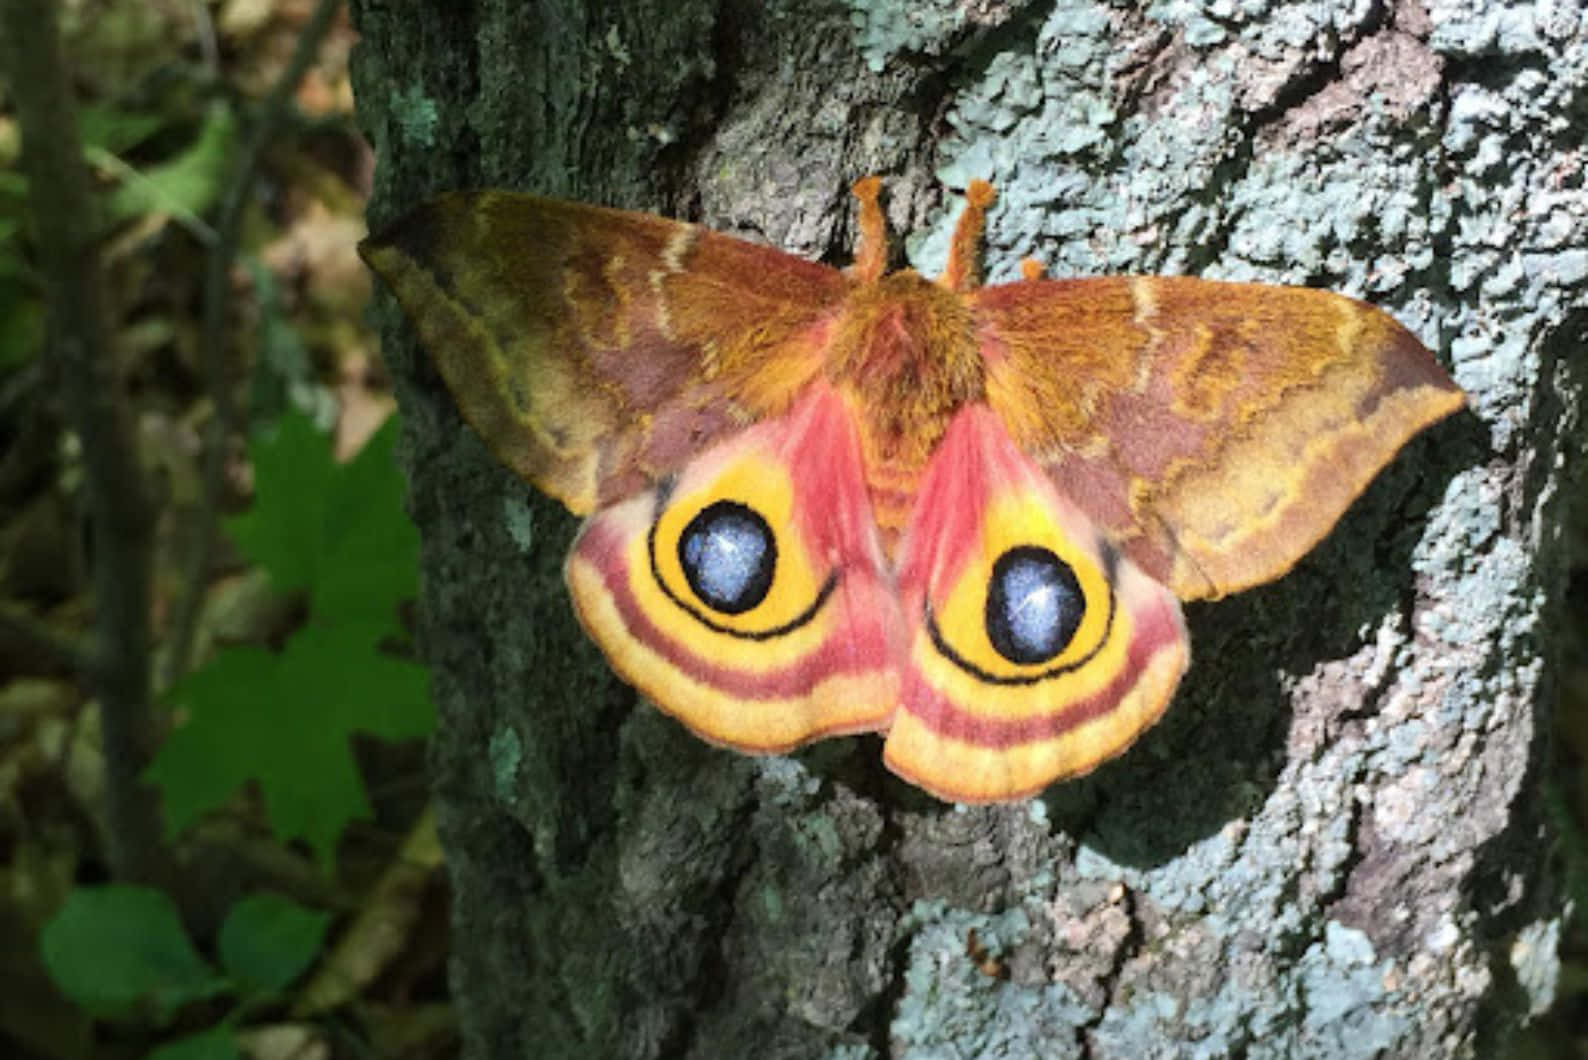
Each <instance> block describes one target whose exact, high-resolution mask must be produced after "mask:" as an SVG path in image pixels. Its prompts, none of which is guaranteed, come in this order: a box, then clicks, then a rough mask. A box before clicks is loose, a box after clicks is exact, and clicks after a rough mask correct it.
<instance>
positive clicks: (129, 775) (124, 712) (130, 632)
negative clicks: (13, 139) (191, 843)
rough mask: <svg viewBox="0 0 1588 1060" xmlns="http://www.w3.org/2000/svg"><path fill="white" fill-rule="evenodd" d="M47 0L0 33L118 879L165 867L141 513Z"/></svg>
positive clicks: (147, 534)
mask: <svg viewBox="0 0 1588 1060" xmlns="http://www.w3.org/2000/svg"><path fill="white" fill-rule="evenodd" d="M56 7H57V5H56V3H55V2H54V0H0V41H3V42H4V43H3V45H0V47H3V48H4V49H5V52H4V56H5V59H6V65H7V67H8V69H9V71H10V74H11V97H12V99H13V100H14V101H15V104H16V110H17V120H18V123H19V125H20V127H21V130H22V164H23V169H24V172H26V174H27V177H28V202H29V206H30V208H31V210H32V213H33V225H34V229H35V234H36V236H37V240H36V242H37V247H38V253H39V264H40V266H41V270H42V273H43V276H44V280H45V284H46V292H45V293H46V299H47V304H48V307H49V320H50V337H49V342H50V348H51V350H52V351H53V355H54V356H55V357H56V358H58V359H59V370H60V379H61V388H62V393H63V396H64V404H65V406H66V409H67V415H68V416H69V417H70V419H71V422H72V425H73V426H74V428H75V429H76V431H77V433H78V436H79V437H80V438H81V440H82V445H83V464H84V472H85V477H84V494H85V497H86V501H87V508H88V512H89V515H90V518H91V519H92V521H93V547H94V557H93V559H94V562H93V571H94V573H93V580H94V596H95V626H96V636H95V639H96V644H95V649H94V653H93V665H92V666H91V667H90V669H89V673H88V676H89V678H90V679H91V681H92V682H93V684H94V686H95V688H96V689H97V690H98V693H99V706H100V718H101V723H102V729H103V740H104V751H105V767H106V768H105V782H106V815H107V820H108V824H109V834H108V836H107V837H106V842H107V855H108V857H109V859H110V863H111V868H112V871H113V872H114V873H115V874H116V876H117V877H118V878H120V879H126V880H145V881H154V880H156V879H158V878H159V877H160V876H161V875H163V874H162V873H161V872H160V871H159V866H160V865H161V863H162V852H161V846H160V829H159V817H158V811H157V809H156V805H155V802H154V799H153V797H152V796H151V794H150V792H149V790H148V789H147V788H145V787H143V786H142V785H141V784H140V783H139V774H140V773H142V771H143V768H144V766H145V765H146V764H147V762H148V760H149V754H150V749H151V746H152V739H153V730H152V726H151V718H150V704H149V591H150V590H149V580H150V542H151V539H152V523H151V519H150V512H149V507H148V501H147V497H146V494H145V491H144V488H143V476H142V471H141V469H140V468H139V465H138V449H137V435H136V433H135V432H134V430H133V415H132V410H131V409H130V407H129V406H128V403H127V401H126V400H125V399H124V397H123V395H122V391H121V387H120V385H119V381H118V380H117V378H116V372H115V367H114V365H113V364H112V361H111V356H110V343H109V340H108V336H107V333H106V322H105V306H104V301H103V293H102V290H101V286H100V273H99V258H98V254H97V246H96V236H97V232H96V222H95V217H96V211H95V209H94V199H93V196H92V194H91V189H90V186H89V182H88V171H87V169H86V167H85V166H84V164H83V156H82V148H81V146H80V145H79V144H78V141H77V120H76V114H75V112H74V108H73V106H72V98H71V88H70V85H69V83H68V81H67V76H66V66H65V62H64V60H63V57H62V54H61V42H60V34H59V31H58V27H57V24H56Z"/></svg>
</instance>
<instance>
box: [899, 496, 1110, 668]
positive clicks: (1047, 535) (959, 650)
mask: <svg viewBox="0 0 1588 1060" xmlns="http://www.w3.org/2000/svg"><path fill="white" fill-rule="evenodd" d="M981 540H982V544H981V547H980V548H979V549H978V550H976V551H975V552H973V553H972V555H971V557H970V558H969V559H968V560H967V561H966V563H965V566H964V568H963V570H962V571H961V572H960V575H959V577H958V579H957V580H956V581H955V582H954V584H953V586H952V587H951V588H950V589H949V592H948V595H947V597H946V599H945V600H944V602H943V604H942V606H941V607H940V608H937V609H935V610H934V613H933V617H934V619H935V620H936V622H937V627H938V632H939V633H940V634H941V636H942V638H943V641H944V642H945V643H946V644H947V645H948V646H949V648H950V649H952V650H953V651H954V652H955V653H956V654H957V655H958V656H959V657H960V658H961V659H963V660H964V661H965V662H966V663H968V664H970V665H971V666H974V667H976V668H978V669H980V670H981V671H982V672H984V673H987V674H990V675H992V676H993V677H995V678H1008V679H1013V680H1019V679H1023V678H1032V677H1036V676H1039V675H1041V674H1043V673H1045V672H1047V671H1051V670H1055V669H1061V668H1063V667H1067V666H1074V665H1075V664H1077V663H1080V662H1081V661H1082V660H1085V659H1086V658H1087V657H1088V656H1090V655H1092V653H1094V652H1096V651H1098V650H1099V648H1100V647H1101V646H1102V644H1103V641H1104V639H1105V638H1107V639H1108V640H1110V641H1114V642H1119V643H1123V644H1129V639H1128V637H1127V638H1125V639H1124V640H1123V641H1121V640H1120V633H1121V632H1122V631H1120V630H1111V629H1110V612H1111V611H1114V610H1117V607H1116V606H1115V604H1114V601H1113V600H1112V595H1113V587H1112V586H1111V585H1110V584H1109V582H1108V578H1107V576H1106V574H1105V573H1104V571H1103V567H1102V562H1101V557H1100V556H1099V555H1098V554H1097V551H1096V547H1095V546H1094V545H1093V544H1092V543H1091V542H1081V541H1076V540H1074V539H1073V538H1072V537H1070V536H1069V535H1067V534H1066V533H1065V532H1064V529H1063V528H1062V527H1061V526H1060V525H1059V524H1058V522H1057V520H1056V519H1055V518H1054V515H1053V512H1052V511H1051V510H1050V509H1049V508H1048V507H1047V505H1045V504H1043V503H1042V497H1041V496H1040V495H1039V494H1035V493H1033V492H1020V493H1016V492H1012V491H1011V492H1009V493H1006V494H1004V495H1003V496H1001V497H999V498H998V499H997V500H995V501H994V502H993V503H992V504H990V505H988V508H987V512H986V514H985V515H984V516H983V518H982V532H981ZM1023 545H1029V546H1035V547H1038V548H1046V549H1050V550H1051V551H1052V552H1053V553H1054V555H1056V556H1058V558H1059V559H1060V560H1061V561H1062V562H1064V563H1065V564H1067V565H1068V566H1069V568H1070V570H1071V571H1073V572H1074V574H1075V580H1076V583H1077V584H1078V585H1079V586H1080V589H1081V599H1082V601H1083V602H1084V603H1083V606H1084V610H1083V612H1082V614H1081V623H1080V625H1079V626H1077V627H1076V630H1075V635H1074V636H1073V637H1071V638H1070V642H1069V643H1068V644H1067V645H1065V646H1064V648H1063V649H1062V650H1061V651H1060V652H1059V654H1058V655H1056V656H1055V657H1054V658H1052V659H1048V660H1045V661H1043V662H1040V663H1032V664H1021V663H1016V662H1012V661H1011V660H1009V659H1006V658H1005V657H1004V656H1003V655H1002V654H1000V653H999V651H998V649H997V648H995V647H993V643H992V638H991V637H989V636H988V634H987V593H988V588H989V585H990V582H991V579H992V571H993V564H995V563H996V562H997V561H998V557H1000V556H1002V555H1003V554H1004V553H1005V552H1007V551H1009V550H1010V549H1012V548H1018V547H1020V546H1023ZM1114 617H1115V620H1116V621H1117V620H1118V618H1119V617H1121V616H1118V615H1116V616H1114ZM928 644H930V641H928ZM932 651H933V654H936V649H935V648H933V649H932ZM943 661H944V662H945V663H947V664H948V665H950V666H953V663H951V662H949V661H948V660H947V659H944V660H943ZM954 668H955V669H956V670H957V669H958V667H954ZM960 672H961V673H963V672H964V671H962V670H961V671H960ZM965 676H966V677H970V678H971V679H972V680H975V679H974V678H973V677H972V675H970V674H966V675H965ZM976 685H977V687H979V688H981V689H983V690H986V689H988V688H990V687H997V686H991V685H989V684H988V683H986V682H983V681H976Z"/></svg>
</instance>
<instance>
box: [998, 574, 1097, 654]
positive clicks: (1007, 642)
mask: <svg viewBox="0 0 1588 1060" xmlns="http://www.w3.org/2000/svg"><path fill="white" fill-rule="evenodd" d="M1085 614H1086V598H1085V596H1083V595H1082V593H1081V585H1080V583H1079V582H1078V581H1076V579H1075V572H1074V571H1073V570H1071V569H1070V565H1069V564H1067V563H1065V562H1064V561H1063V560H1061V559H1060V558H1059V557H1058V556H1056V555H1054V554H1053V553H1052V552H1051V551H1049V550H1048V549H1045V548H1037V547H1035V546H1033V545H1021V546H1020V547H1018V548H1012V549H1010V550H1009V551H1007V552H1005V553H1004V554H1003V555H1001V556H999V557H998V560H997V562H995V563H994V564H993V570H992V578H991V580H990V581H989V583H988V585H987V637H988V639H989V640H991V641H992V646H993V648H994V649H996V650H997V652H998V654H999V655H1002V656H1003V657H1004V658H1005V659H1008V660H1009V661H1010V662H1012V663H1018V664H1020V665H1022V666H1031V665H1035V664H1037V663H1044V662H1048V661H1049V660H1051V659H1054V658H1056V657H1057V656H1058V654H1059V653H1060V652H1062V651H1063V650H1064V649H1065V647H1066V646H1067V645H1068V644H1069V643H1070V640H1071V638H1073V637H1074V636H1075V631H1076V630H1077V629H1079V628H1080V626H1081V618H1082V616H1083V615H1085Z"/></svg>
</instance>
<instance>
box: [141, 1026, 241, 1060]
mask: <svg viewBox="0 0 1588 1060" xmlns="http://www.w3.org/2000/svg"><path fill="white" fill-rule="evenodd" d="M242 1055H243V1054H242V1050H240V1049H238V1048H237V1036H236V1035H235V1034H233V1033H232V1029H231V1028H230V1027H226V1026H219V1027H211V1028H209V1029H208V1030H202V1031H199V1032H198V1033H197V1034H189V1035H186V1036H184V1037H181V1038H173V1039H172V1040H171V1041H169V1042H166V1043H165V1044H164V1045H162V1046H160V1047H159V1048H157V1049H151V1050H149V1060H242Z"/></svg>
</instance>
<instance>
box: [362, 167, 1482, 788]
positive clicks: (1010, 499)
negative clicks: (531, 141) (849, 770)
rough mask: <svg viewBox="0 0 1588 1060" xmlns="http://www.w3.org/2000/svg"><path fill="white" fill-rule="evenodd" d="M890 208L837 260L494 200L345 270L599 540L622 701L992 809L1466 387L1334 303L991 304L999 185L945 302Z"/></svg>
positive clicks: (1161, 675) (1302, 538)
mask: <svg viewBox="0 0 1588 1060" xmlns="http://www.w3.org/2000/svg"><path fill="white" fill-rule="evenodd" d="M878 190H879V181H878V180H877V179H876V178H874V177H873V178H868V179H866V180H862V181H860V182H859V183H858V184H856V185H855V187H854V194H855V196H856V198H857V199H858V200H859V207H860V209H859V239H858V241H857V246H856V250H855V260H854V264H853V265H851V266H850V267H849V268H848V269H845V270H838V269H834V268H829V267H827V266H825V265H820V264H814V263H811V262H807V261H804V260H801V259H799V258H796V257H792V256H790V255H788V254H784V253H781V252H779V251H777V250H772V249H769V248H767V247H763V246H757V245H755V244H751V243H748V242H743V241H740V240H737V239H733V238H730V237H728V236H725V235H721V234H719V233H716V232H711V231H708V230H706V229H703V228H700V227H697V226H695V225H691V224H685V223H682V222H678V221H671V220H667V219H664V218H661V217H656V216H652V215H648V214H641V213H629V212H624V211H619V210H610V209H602V208H599V207H595V206H587V205H582V204H578V203H571V202H561V201H557V200H553V199H545V198H538V197H535V196H531V195H522V194H516V193H511V192H505V191H482V192H474V193H455V194H450V195H444V196H442V197H440V198H438V199H435V200H433V201H431V202H429V203H428V204H425V205H422V206H420V207H419V208H417V209H416V210H414V211H413V212H412V213H409V214H408V215H407V216H406V217H403V218H402V219H401V220H399V221H397V222H396V223H395V224H394V225H392V226H391V227H390V228H388V229H387V230H385V231H384V232H382V233H381V234H379V235H378V236H375V237H373V238H371V239H369V240H368V241H366V242H365V243H364V244H363V246H362V247H361V251H362V253H363V255H364V259H365V260H366V261H367V262H368V263H369V264H370V266H371V267H372V268H373V269H374V271H375V272H376V273H378V274H379V275H380V276H381V278H382V279H383V280H384V281H385V283H386V284H387V285H388V286H389V287H390V288H391V290H392V291H393V292H394V293H395V294H396V296H397V300H398V301H399V302H400V303H401V305H402V307H403V309H404V311H405V312H406V314H407V316H408V318H409V320H410V321H411V322H412V324H413V326H414V327H415V329H416V330H417V331H418V334H419V337H420V339H421V340H422V342H423V343H424V345H425V346H426V347H427V348H428V350H429V351H430V353H431V355H432V357H433V359H434V361H435V363H436V366H437V367H438V369H439V370H440V373H441V376H442V377H443V379H444V380H445V381H446V383H447V385H448V387H449V388H450V389H451V391H452V393H453V395H454V396H455V398H456V401H457V404H458V407H459V408H460V410H461V411H462V414H463V416H464V418H465V419H467V420H468V422H469V423H470V424H472V426H473V427H474V429H475V430H476V431H477V432H478V433H479V435H480V437H481V438H482V439H483V440H484V441H485V443H486V444H487V446H489V448H490V449H491V450H492V451H493V452H494V453H495V455H496V456H497V457H498V458H499V459H500V460H502V462H503V463H505V464H506V465H507V466H508V467H509V468H511V469H513V470H514V471H516V472H517V473H518V474H519V475H521V476H522V477H523V478H525V479H527V480H528V481H529V482H531V483H533V484H534V485H535V486H537V487H539V488H540V489H542V490H544V491H545V492H547V493H549V494H551V495H552V496H554V497H557V498H559V499H560V500H562V501H563V502H564V503H565V504H566V505H567V506H568V508H570V509H571V510H572V511H573V512H574V513H576V514H580V515H586V516H587V518H586V520H585V523H584V526H583V528H582V529H581V530H580V532H579V536H578V538H577V540H576V541H575V543H574V545H573V548H572V550H571V552H570V553H569V555H568V558H567V564H566V576H567V583H568V587H569V590H570V593H571V595H572V598H573V602H574V605H575V607H576V609H577V611H578V614H579V618H580V620H581V622H582V623H583V625H584V627H585V629H586V630H587V631H588V632H589V634H590V636H591V637H592V638H593V639H594V640H595V642H596V643H597V644H598V645H599V646H600V647H601V649H602V651H603V652H605V654H606V656H607V659H608V660H609V662H610V663H611V665H612V667H613V668H614V669H615V670H616V671H617V673H618V674H619V675H620V676H622V677H623V678H624V679H626V680H627V681H628V682H629V683H631V684H632V685H634V686H635V687H636V688H638V689H639V690H640V691H641V692H643V693H644V694H645V695H646V696H647V697H648V698H650V699H651V700H652V701H654V702H655V703H656V705H657V706H659V707H660V708H661V709H662V710H664V711H666V712H667V713H669V714H671V715H673V716H674V717H676V718H678V719H679V720H680V721H682V722H683V723H684V724H685V725H687V726H688V727H689V728H690V729H692V730H694V731H695V732H696V733H698V734H699V735H700V736H702V737H704V738H705V739H707V740H710V741H712V742H713V743H717V744H722V745H726V746H729V747H732V748H736V749H739V750H741V751H747V752H765V753H770V752H782V751H786V750H788V749H790V748H793V747H795V746H797V745H800V744H803V743H806V742H808V741H810V740H814V739H818V738H821V737H826V736H834V735H837V734H842V733H855V732H866V731H876V732H881V733H885V734H886V737H885V742H884V744H883V758H884V761H885V762H886V764H887V765H888V767H889V768H891V769H892V770H893V771H894V772H895V773H897V774H899V775H900V776H902V777H904V778H905V779H906V780H909V781H911V782H913V783H914V784H916V785H919V786H920V787H922V788H924V789H926V790H927V791H929V792H932V793H933V794H935V795H937V796H939V797H941V798H943V799H946V800H953V801H960V802H990V801H998V800H1008V799H1016V798H1020V797H1023V796H1028V795H1031V794H1033V793H1035V792H1038V791H1040V790H1042V789H1043V788H1045V787H1047V786H1048V785H1049V784H1051V783H1053V782H1054V781H1056V780H1058V779H1060V778H1063V777H1070V776H1075V775H1078V774H1082V773H1085V772H1087V771H1089V770H1091V769H1093V768H1094V767H1096V766H1097V765H1098V764H1099V763H1100V762H1102V761H1104V760H1105V759H1108V758H1110V757H1112V756H1114V755H1117V754H1119V753H1120V752H1121V751H1123V750H1124V749H1125V748H1126V747H1128V746H1129V745H1130V744H1131V742H1132V741H1134V740H1135V739H1136V737H1137V736H1138V735H1140V733H1141V732H1142V731H1143V730H1144V729H1146V728H1147V726H1149V725H1151V724H1152V723H1153V722H1154V721H1155V720H1156V719H1157V718H1158V717H1159V715H1160V714H1162V712H1163V710H1164V708H1165V706H1167V704H1168V702H1169V700H1170V698H1171V697H1172V696H1173V694H1174V691H1175V687H1176V685H1177V684H1178V682H1179V680H1180V677H1181V674H1182V673H1183V672H1184V671H1185V668H1186V665H1187V661H1188V658H1189V646H1188V642H1187V637H1186V630H1185V625H1184V622H1183V621H1182V619H1181V613H1180V601H1184V600H1197V599H1203V598H1212V597H1218V596H1222V595H1223V594H1225V593H1231V592H1236V591H1238V590H1240V589H1244V588H1247V587H1248V586H1252V585H1256V584H1258V583H1260V582H1265V581H1268V580H1270V579H1273V578H1276V577H1278V576H1279V575H1281V574H1283V573H1284V572H1285V571H1287V570H1288V569H1290V567H1291V566H1292V565H1293V564H1294V563H1295V562H1296V560H1297V559H1298V558H1300V557H1301V556H1302V555H1303V554H1304V553H1305V552H1307V550H1309V549H1310V548H1312V546H1313V545H1314V544H1316V543H1317V542H1318V541H1319V539H1321V538H1322V537H1323V536H1324V535H1325V534H1326V533H1327V532H1328V531H1329V529H1330V528H1331V527H1332V526H1333V525H1334V523H1335V521H1336V520H1337V519H1338V518H1339V516H1340V514H1341V513H1342V512H1343V511H1344V510H1345V509H1346V507H1347V506H1348V505H1349V504H1350V503H1351V501H1352V500H1353V499H1354V498H1355V497H1356V496H1357V495H1358V494H1359V493H1361V491H1362V490H1363V489H1364V488H1365V487H1366V485H1367V483H1368V482H1369V481H1370V480H1371V479H1372V478H1373V477H1374V476H1375V475H1376V474H1377V473H1378V471H1379V470H1380V469H1381V468H1382V467H1383V466H1384V465H1385V464H1386V463H1387V462H1388V461H1389V460H1390V459H1391V457H1393V456H1394V455H1395V453H1396V451H1397V450H1398V449H1399V448H1400V447H1401V446H1402V444H1404V443H1405V442H1406V441H1407V440H1408V439H1409V438H1410V437H1411V436H1412V435H1414V434H1416V433H1417V432H1418V431H1420V430H1422V429H1423V428H1424V427H1426V426H1428V425H1429V424H1431V423H1433V422H1435V421H1437V420H1439V419H1440V418H1442V417H1444V416H1447V415H1449V414H1450V413H1452V412H1454V411H1455V410H1456V409H1458V408H1460V407H1461V406H1462V404H1463V401H1464V398H1463V395H1462V393H1461V391H1460V390H1459V389H1458V388H1457V387H1456V386H1455V384H1454V383H1452V382H1451V381H1450V379H1449V378H1448V377H1447V376H1446V374H1445V372H1444V371H1443V370H1442V369H1441V368H1440V366H1439V365H1438V363H1437V362H1436V361H1435V359H1434V357H1433V356H1432V355H1431V354H1430V353H1429V352H1428V351H1427V350H1426V349H1425V348H1424V347H1423V346H1422V345H1421V344H1420V343H1419V342H1418V341H1417V340H1416V339H1415V338H1414V337H1413V336H1412V334H1411V333H1410V332H1408V331H1407V330H1406V329H1405V328H1403V327H1401V326H1400V325H1399V324H1397V323H1396V322H1395V321H1394V320H1392V319H1391V318H1390V317H1389V316H1388V315H1386V314H1385V313H1383V312H1380V311H1379V310H1377V309H1374V308H1372V307H1371V306H1368V305H1365V304H1363V303H1361V302H1357V301H1354V300H1352V299H1349V298H1346V297H1343V296H1340V295H1335V294H1330V293H1327V292H1323V291H1317V290H1308V289H1302V288H1289V287H1269V286H1257V285H1247V284H1235V283H1221V282H1215V281H1210V280H1198V279H1188V278H1181V277H1157V276H1133V277H1101V278H1093V279H1045V278H1043V277H1042V276H1041V270H1040V267H1037V266H1034V265H1031V264H1027V265H1026V266H1024V275H1025V279H1023V280H1021V281H1019V282H1016V283H1008V284H1000V285H995V286H988V287H983V286H980V285H979V283H978V275H977V274H978V267H977V246H978V242H979V240H980V236H981V231H982V226H983V221H984V215H985V211H986V209H987V207H988V206H989V205H990V203H991V202H992V199H993V191H992V188H991V186H990V185H988V184H986V183H985V182H980V181H977V182H973V183H972V184H971V186H970V188H969V190H968V194H967V197H966V198H967V206H966V208H965V211H964V213H963V215H962V217H961V219H960V221H959V224H958V227H957V229H956V231H955V234H954V236H953V240H952V246H951V251H950V254H949V257H948V263H947V266H946V268H945V269H944V272H943V274H942V275H941V276H940V277H938V278H937V279H936V280H935V281H932V280H928V279H925V278H923V277H922V276H921V275H919V274H918V273H916V272H914V271H913V270H910V269H903V270H899V271H895V272H888V271H887V269H886V259H887V246H886V240H887V234H886V231H885V223H884V220H883V216H882V211H881V209H880V207H879V205H878V202H877V195H878Z"/></svg>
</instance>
